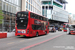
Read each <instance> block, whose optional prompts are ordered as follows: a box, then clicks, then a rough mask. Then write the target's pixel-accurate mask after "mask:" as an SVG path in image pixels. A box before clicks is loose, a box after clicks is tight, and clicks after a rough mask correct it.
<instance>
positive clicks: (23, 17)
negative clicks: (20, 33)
mask: <svg viewBox="0 0 75 50" xmlns="http://www.w3.org/2000/svg"><path fill="white" fill-rule="evenodd" d="M16 23H17V29H26V28H27V24H28V12H18V13H17V19H16Z"/></svg>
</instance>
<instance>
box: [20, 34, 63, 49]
mask: <svg viewBox="0 0 75 50" xmlns="http://www.w3.org/2000/svg"><path fill="white" fill-rule="evenodd" d="M62 35H64V34H61V35H58V36H55V37H53V38H50V39H48V40H45V41H42V42H40V43H36V44H33V45H30V46H27V47H24V48H21V49H20V50H26V49H28V48H31V47H34V46H36V45H39V44H42V43H45V42H47V41H50V40H52V39H55V38H57V37H59V36H62Z"/></svg>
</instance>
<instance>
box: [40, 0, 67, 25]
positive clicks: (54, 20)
mask: <svg viewBox="0 0 75 50" xmlns="http://www.w3.org/2000/svg"><path fill="white" fill-rule="evenodd" d="M41 3H42V15H43V16H45V17H47V18H49V22H50V24H53V25H55V24H57V25H59V24H60V23H65V22H68V12H67V11H65V9H66V6H65V5H66V3H67V2H66V1H65V0H64V1H63V0H42V1H41Z"/></svg>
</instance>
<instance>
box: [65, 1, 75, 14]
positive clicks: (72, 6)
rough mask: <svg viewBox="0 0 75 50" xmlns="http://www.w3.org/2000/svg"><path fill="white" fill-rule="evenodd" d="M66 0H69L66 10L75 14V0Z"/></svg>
mask: <svg viewBox="0 0 75 50" xmlns="http://www.w3.org/2000/svg"><path fill="white" fill-rule="evenodd" d="M66 1H67V2H68V3H67V4H66V11H68V12H69V13H72V14H75V0H66Z"/></svg>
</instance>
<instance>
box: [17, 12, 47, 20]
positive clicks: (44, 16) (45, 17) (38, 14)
mask: <svg viewBox="0 0 75 50" xmlns="http://www.w3.org/2000/svg"><path fill="white" fill-rule="evenodd" d="M18 12H31V11H18ZM18 12H17V13H18ZM31 13H34V12H31ZM34 14H36V13H34ZM37 15H39V14H37ZM39 16H42V15H39ZM42 17H45V16H42ZM45 18H47V17H45ZM47 19H48V18H47Z"/></svg>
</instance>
